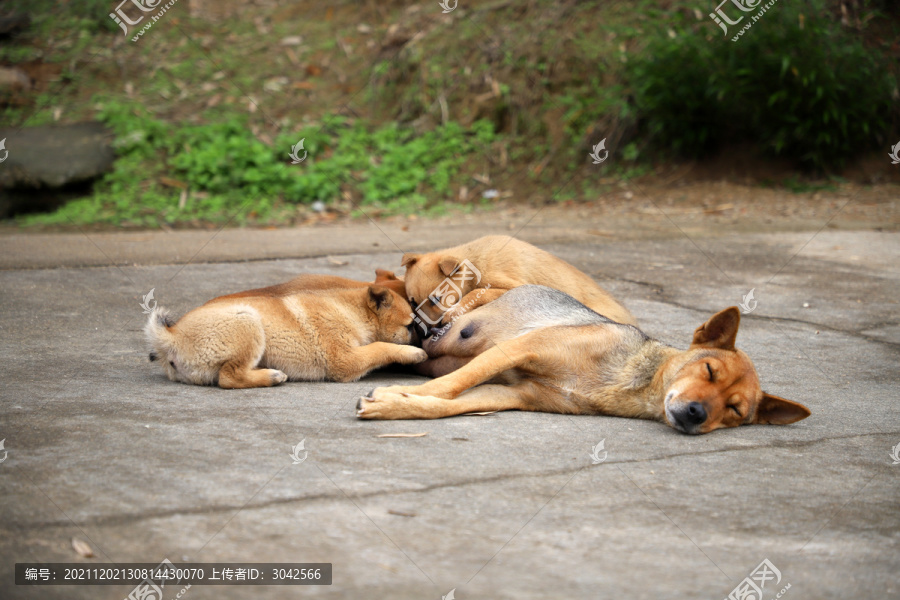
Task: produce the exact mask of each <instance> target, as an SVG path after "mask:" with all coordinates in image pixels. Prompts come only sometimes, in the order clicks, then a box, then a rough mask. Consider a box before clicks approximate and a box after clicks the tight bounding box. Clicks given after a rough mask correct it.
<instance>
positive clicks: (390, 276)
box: [375, 269, 400, 283]
mask: <svg viewBox="0 0 900 600" xmlns="http://www.w3.org/2000/svg"><path fill="white" fill-rule="evenodd" d="M399 280H400V278H399V277H397V276H396V275H394V272H393V271H388V270H387V269H375V281H376V282H378V283H380V282H382V281H399Z"/></svg>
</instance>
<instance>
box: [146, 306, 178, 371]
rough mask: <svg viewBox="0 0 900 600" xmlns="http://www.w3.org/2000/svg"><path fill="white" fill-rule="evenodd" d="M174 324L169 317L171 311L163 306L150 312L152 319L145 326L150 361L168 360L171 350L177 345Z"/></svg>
mask: <svg viewBox="0 0 900 600" xmlns="http://www.w3.org/2000/svg"><path fill="white" fill-rule="evenodd" d="M173 324H174V323H173V322H172V319H171V317H169V311H167V310H166V309H164V308H163V307H161V306H156V307H155V308H154V309H153V310H152V311H151V312H150V318H148V319H147V324H146V325H144V335H145V336H146V338H147V342H148V343H149V344H150V360H151V361H154V360H156V359H157V358H163V359H166V357H167V356H168V354H169V350H170V349H171V348H172V346H173V345H174V343H175V334H174V333H173V332H172V330H171V327H172V325H173Z"/></svg>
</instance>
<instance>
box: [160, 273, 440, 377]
mask: <svg viewBox="0 0 900 600" xmlns="http://www.w3.org/2000/svg"><path fill="white" fill-rule="evenodd" d="M402 286H403V282H402V281H401V280H399V279H397V278H396V277H394V274H393V273H391V272H390V271H384V272H379V275H378V277H377V278H376V281H375V283H372V284H368V283H365V282H361V281H353V280H351V279H344V278H342V277H332V276H328V275H302V276H300V277H297V278H296V279H294V280H292V281H289V282H287V283H283V284H279V285H275V286H271V287H266V288H260V289H256V290H249V291H246V292H240V293H237V294H231V295H229V296H222V297H219V298H215V299H213V300H210V301H209V302H207V303H206V304H204V305H203V306H201V307H199V308H195V309H194V310H192V311H191V312H189V313H187V314H186V315H184V316H183V317H182V318H181V319H179V320H178V322H177V323H175V324H172V323H171V322H170V320H169V316H168V312H167V311H166V310H165V309H163V308H161V307H156V308H155V309H154V310H153V312H152V313H151V314H150V319H149V321H148V322H147V326H146V327H145V329H144V331H145V333H146V335H147V339H148V340H149V342H150V345H151V346H152V348H153V351H152V352H151V353H150V360H151V361H152V360H156V359H157V358H159V359H161V361H162V365H163V368H164V369H165V372H166V375H167V376H168V377H169V379H171V380H172V381H181V382H184V383H193V384H198V385H215V384H218V385H219V386H220V387H223V388H250V387H264V386H271V385H277V384H279V383H282V382H284V381H287V380H288V379H290V380H292V381H296V380H306V381H321V380H331V381H355V380H357V379H359V378H360V377H362V376H363V375H365V374H366V373H368V372H369V371H371V370H372V369H376V368H378V367H383V366H385V365H389V364H391V363H402V364H415V363H419V362H422V361H423V360H425V359H426V358H427V355H426V354H425V351H424V350H422V349H421V348H416V347H413V346H408V345H404V344H409V343H410V341H411V339H412V337H413V335H412V331H411V329H412V326H411V323H412V317H411V313H410V306H409V303H407V301H406V299H405V296H404V295H402V294H403V287H402ZM389 288H393V289H396V290H397V291H399V292H400V293H399V294H398V293H397V292H396V291H393V290H392V289H389Z"/></svg>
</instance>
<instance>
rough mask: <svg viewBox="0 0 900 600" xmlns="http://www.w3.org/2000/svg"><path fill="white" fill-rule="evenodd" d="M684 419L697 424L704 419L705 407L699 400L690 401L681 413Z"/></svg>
mask: <svg viewBox="0 0 900 600" xmlns="http://www.w3.org/2000/svg"><path fill="white" fill-rule="evenodd" d="M683 415H684V420H685V421H686V422H687V423H689V424H691V425H699V424H700V423H703V422H704V421H706V409H705V408H703V405H702V404H700V403H699V402H691V403H690V404H688V405H687V409H686V410H685V411H684V413H683Z"/></svg>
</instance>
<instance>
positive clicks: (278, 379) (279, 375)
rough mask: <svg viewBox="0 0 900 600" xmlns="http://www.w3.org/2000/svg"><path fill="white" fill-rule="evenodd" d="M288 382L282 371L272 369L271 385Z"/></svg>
mask: <svg viewBox="0 0 900 600" xmlns="http://www.w3.org/2000/svg"><path fill="white" fill-rule="evenodd" d="M287 380H288V376H287V375H285V374H284V372H282V371H278V370H277V369H272V385H278V384H280V383H284V382H285V381H287Z"/></svg>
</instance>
